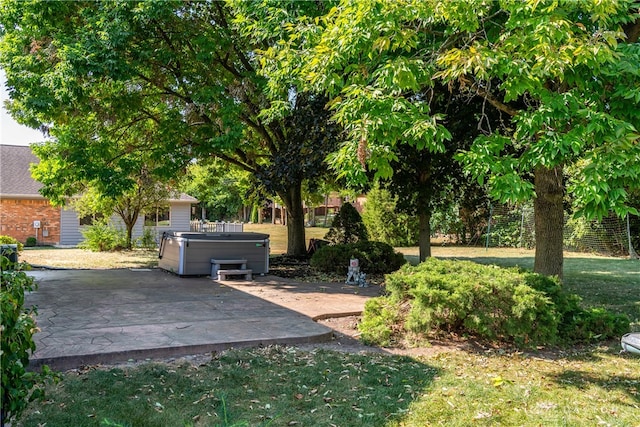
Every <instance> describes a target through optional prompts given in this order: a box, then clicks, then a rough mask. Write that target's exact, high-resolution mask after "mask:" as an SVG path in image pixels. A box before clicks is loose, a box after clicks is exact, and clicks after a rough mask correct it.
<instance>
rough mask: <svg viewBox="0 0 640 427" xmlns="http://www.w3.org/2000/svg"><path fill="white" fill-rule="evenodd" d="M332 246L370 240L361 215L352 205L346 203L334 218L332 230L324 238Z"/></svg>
mask: <svg viewBox="0 0 640 427" xmlns="http://www.w3.org/2000/svg"><path fill="white" fill-rule="evenodd" d="M324 238H325V240H328V241H329V242H330V243H332V244H336V245H337V244H347V243H355V242H361V241H366V240H368V239H369V238H368V235H367V228H366V227H365V225H364V222H362V217H361V216H360V213H359V212H358V211H357V210H356V208H354V207H353V205H352V204H351V203H345V204H343V205H342V207H341V208H340V212H338V214H337V215H336V216H335V218H333V222H332V223H331V228H330V229H329V231H328V232H327V234H326V235H325V236H324Z"/></svg>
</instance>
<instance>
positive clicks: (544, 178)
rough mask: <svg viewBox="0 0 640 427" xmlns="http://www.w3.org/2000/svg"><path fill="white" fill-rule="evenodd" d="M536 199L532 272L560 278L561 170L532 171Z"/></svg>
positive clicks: (561, 265)
mask: <svg viewBox="0 0 640 427" xmlns="http://www.w3.org/2000/svg"><path fill="white" fill-rule="evenodd" d="M534 185H535V191H536V198H535V202H534V217H535V228H536V255H535V262H534V266H533V271H534V272H536V273H539V274H544V275H545V276H558V277H559V278H562V267H563V262H564V261H563V254H562V248H563V238H562V231H563V228H564V210H563V208H562V202H563V198H564V184H563V179H562V166H556V167H555V168H553V169H547V168H544V167H539V168H537V169H536V170H535V176H534Z"/></svg>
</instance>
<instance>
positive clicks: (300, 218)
mask: <svg viewBox="0 0 640 427" xmlns="http://www.w3.org/2000/svg"><path fill="white" fill-rule="evenodd" d="M279 196H280V198H281V199H282V201H283V203H284V205H285V207H286V212H287V255H291V256H304V255H306V254H307V248H306V245H305V234H304V233H305V232H304V208H303V207H302V184H301V183H299V182H297V183H293V184H291V185H290V186H289V188H288V189H287V192H286V193H282V194H279Z"/></svg>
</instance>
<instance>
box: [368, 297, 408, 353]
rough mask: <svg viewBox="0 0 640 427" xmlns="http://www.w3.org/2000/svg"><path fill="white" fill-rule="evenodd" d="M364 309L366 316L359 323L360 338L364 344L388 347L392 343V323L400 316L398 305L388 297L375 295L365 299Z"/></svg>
mask: <svg viewBox="0 0 640 427" xmlns="http://www.w3.org/2000/svg"><path fill="white" fill-rule="evenodd" d="M364 306H365V311H366V312H367V313H369V315H368V316H366V317H364V318H363V319H362V322H361V323H360V325H359V328H360V330H361V331H362V334H361V335H360V339H361V340H362V342H364V343H365V344H368V345H370V344H376V345H380V346H382V347H388V346H390V345H391V344H392V337H393V325H397V324H398V320H399V319H400V318H401V314H400V305H399V304H396V303H393V302H392V301H391V300H389V299H388V298H384V297H377V298H371V299H369V300H367V302H366V303H365V305H364Z"/></svg>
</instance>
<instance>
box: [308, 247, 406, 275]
mask: <svg viewBox="0 0 640 427" xmlns="http://www.w3.org/2000/svg"><path fill="white" fill-rule="evenodd" d="M351 258H357V259H358V260H359V262H360V270H361V271H363V272H365V273H367V274H387V273H391V272H392V271H395V270H397V269H398V268H400V267H401V266H402V265H403V264H405V263H406V262H407V261H406V260H405V258H404V256H403V255H402V254H401V253H398V252H395V251H394V249H393V247H392V246H391V245H388V244H386V243H382V242H369V241H362V242H357V243H349V244H342V245H329V246H323V247H321V248H320V249H318V250H317V251H316V252H315V253H314V254H313V256H312V257H311V266H312V267H314V268H316V269H318V270H320V271H323V272H326V273H332V272H333V273H344V274H346V272H347V268H348V266H349V260H350V259H351Z"/></svg>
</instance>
